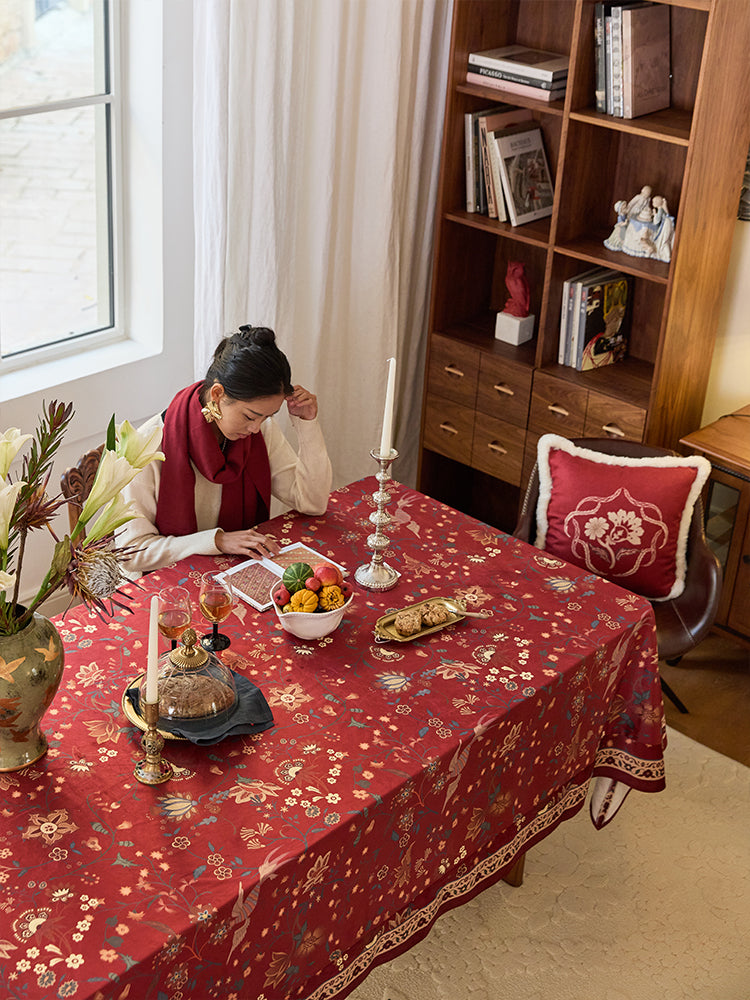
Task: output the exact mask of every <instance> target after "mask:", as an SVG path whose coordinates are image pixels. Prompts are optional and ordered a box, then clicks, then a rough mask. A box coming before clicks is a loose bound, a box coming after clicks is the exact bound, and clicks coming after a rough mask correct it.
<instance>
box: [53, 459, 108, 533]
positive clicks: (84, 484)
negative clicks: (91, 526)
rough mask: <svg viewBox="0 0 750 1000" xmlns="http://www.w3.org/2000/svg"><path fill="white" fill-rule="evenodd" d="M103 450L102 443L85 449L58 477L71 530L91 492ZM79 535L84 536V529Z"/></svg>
mask: <svg viewBox="0 0 750 1000" xmlns="http://www.w3.org/2000/svg"><path fill="white" fill-rule="evenodd" d="M103 451H104V445H103V444H100V445H99V447H98V448H92V449H91V451H87V452H86V453H85V454H84V455H82V456H81V457H80V458H79V459H78V462H77V463H76V464H75V465H71V467H70V468H69V469H66V470H65V472H63V474H62V476H61V477H60V491H61V493H62V495H63V496H64V497H65V499H66V500H67V501H68V521H69V522H70V530H71V531H72V530H73V528H75V526H76V522H77V521H78V515H79V514H80V513H81V510H82V509H83V505H84V503H85V502H86V500H87V499H88V495H89V493H91V487H92V486H93V485H94V478H95V476H96V471H97V469H98V468H99V462H100V461H101V457H102V452H103ZM79 537H80V538H81V539H83V538H85V537H86V531H85V529H84V531H83V533H82V534H81V535H80V536H79Z"/></svg>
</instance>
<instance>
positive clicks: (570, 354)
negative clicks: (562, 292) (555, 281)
mask: <svg viewBox="0 0 750 1000" xmlns="http://www.w3.org/2000/svg"><path fill="white" fill-rule="evenodd" d="M606 270H608V269H607V268H604V267H591V268H589V269H588V270H587V271H582V272H581V273H580V274H574V275H573V277H572V278H570V279H569V283H568V296H567V309H566V321H565V344H564V358H565V360H564V361H563V362H562V363H563V364H566V365H570V366H571V367H573V368H575V364H576V357H577V353H578V320H579V318H580V314H581V298H582V295H583V290H584V288H586V287H587V286H588V285H589V284H590V283H592V282H595V281H597V280H598V279H599V277H600V276H601V275H602V274H603V273H604V272H605V271H606Z"/></svg>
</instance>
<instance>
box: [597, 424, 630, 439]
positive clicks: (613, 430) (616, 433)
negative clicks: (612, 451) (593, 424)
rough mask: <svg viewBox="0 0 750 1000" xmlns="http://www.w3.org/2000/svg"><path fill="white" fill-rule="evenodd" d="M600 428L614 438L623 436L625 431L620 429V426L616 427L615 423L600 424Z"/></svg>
mask: <svg viewBox="0 0 750 1000" xmlns="http://www.w3.org/2000/svg"><path fill="white" fill-rule="evenodd" d="M602 430H603V431H604V433H605V434H609V435H611V436H612V437H616V438H624V437H625V431H624V430H622V428H621V427H618V426H617V424H602Z"/></svg>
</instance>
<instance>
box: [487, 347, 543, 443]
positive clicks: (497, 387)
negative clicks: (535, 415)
mask: <svg viewBox="0 0 750 1000" xmlns="http://www.w3.org/2000/svg"><path fill="white" fill-rule="evenodd" d="M530 398H531V369H524V368H516V367H515V366H514V365H509V364H507V363H505V362H503V361H501V360H500V359H499V358H493V357H490V356H489V355H487V354H483V355H482V357H481V359H480V361H479V384H478V386H477V409H478V410H481V411H482V413H487V414H489V415H490V416H491V417H497V418H498V419H499V420H507V421H509V422H510V423H511V424H515V425H516V426H517V427H525V426H526V422H527V420H528V417H529V400H530Z"/></svg>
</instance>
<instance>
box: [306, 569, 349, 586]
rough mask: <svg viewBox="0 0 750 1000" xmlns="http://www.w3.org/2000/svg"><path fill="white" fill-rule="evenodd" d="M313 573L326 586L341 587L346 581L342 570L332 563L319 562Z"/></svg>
mask: <svg viewBox="0 0 750 1000" xmlns="http://www.w3.org/2000/svg"><path fill="white" fill-rule="evenodd" d="M313 573H314V574H315V576H317V578H318V579H319V580H320V582H321V584H322V585H323V586H324V587H333V586H335V587H340V586H341V584H342V583H343V582H344V578H343V576H342V575H341V571H340V570H339V569H337V568H336V566H332V565H331V564H330V563H318V565H317V566H316V567H315V568H314V569H313Z"/></svg>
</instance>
